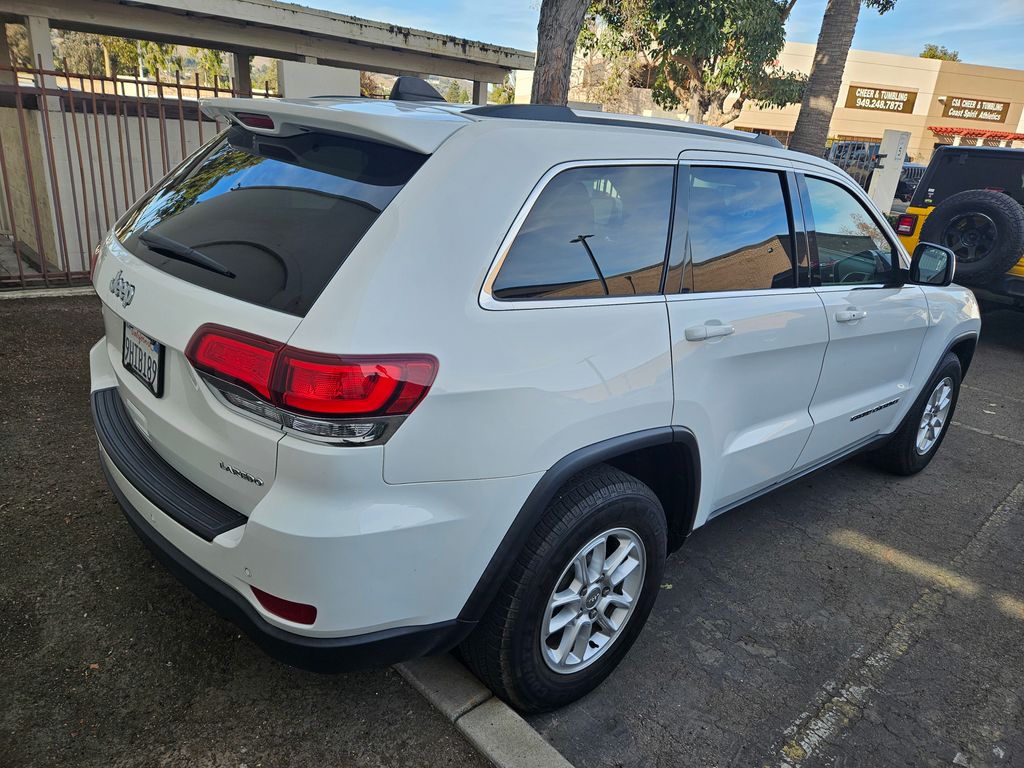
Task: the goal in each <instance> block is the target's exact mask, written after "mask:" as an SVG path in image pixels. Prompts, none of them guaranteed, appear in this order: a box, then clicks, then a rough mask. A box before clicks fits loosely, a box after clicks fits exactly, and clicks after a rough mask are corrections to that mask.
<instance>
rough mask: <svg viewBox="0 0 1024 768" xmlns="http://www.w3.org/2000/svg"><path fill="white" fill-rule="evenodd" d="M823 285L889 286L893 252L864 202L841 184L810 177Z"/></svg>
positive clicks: (810, 194)
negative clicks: (863, 284)
mask: <svg viewBox="0 0 1024 768" xmlns="http://www.w3.org/2000/svg"><path fill="white" fill-rule="evenodd" d="M806 182H807V194H808V197H809V199H810V205H811V214H812V218H813V220H814V230H815V240H816V241H817V244H818V266H819V272H820V276H821V284H822V285H845V284H856V283H886V282H889V281H890V280H891V279H892V271H893V269H892V264H893V248H892V244H891V243H890V242H889V240H888V239H887V238H886V236H885V234H884V233H883V232H882V230H881V228H880V227H879V226H878V224H877V223H876V222H875V220H874V218H872V216H871V214H870V213H869V212H868V210H867V208H865V207H864V206H863V205H862V204H861V202H860V200H858V199H857V198H856V197H854V196H853V195H852V194H851V193H850V192H849V191H847V190H846V189H843V187H841V186H839V185H838V184H834V183H832V182H831V181H825V180H824V179H816V178H814V177H811V176H808V177H807V179H806Z"/></svg>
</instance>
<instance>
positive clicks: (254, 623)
mask: <svg viewBox="0 0 1024 768" xmlns="http://www.w3.org/2000/svg"><path fill="white" fill-rule="evenodd" d="M92 408H93V419H94V421H95V424H96V433H97V437H98V438H99V442H100V447H101V452H100V455H101V464H102V466H103V471H104V474H105V475H106V477H107V482H108V483H109V485H110V488H111V490H112V491H113V492H114V496H115V497H116V498H117V500H118V503H119V504H120V505H121V509H122V510H123V511H124V514H125V517H127V518H128V522H129V523H130V524H131V526H132V528H134V529H135V532H136V533H137V534H138V536H139V538H140V539H142V541H143V543H145V545H146V546H147V547H148V548H149V549H150V550H151V551H152V552H153V554H154V555H155V556H156V558H157V559H158V560H159V561H160V562H161V563H163V564H164V566H165V567H166V568H167V570H169V571H170V572H171V573H172V574H174V576H176V577H177V578H178V580H179V581H181V582H182V583H183V584H185V586H187V587H188V588H189V589H190V590H191V591H192V592H193V593H194V594H195V595H196V596H197V597H199V598H200V599H201V600H203V601H204V602H206V603H207V604H208V605H210V606H211V607H212V608H213V609H214V610H216V611H217V613H219V614H220V615H221V616H223V617H224V618H226V619H228V620H229V621H232V622H233V623H235V624H236V625H237V626H238V627H239V628H240V629H242V630H243V631H244V632H245V633H246V634H247V635H249V637H251V638H252V639H253V640H254V641H255V642H256V643H257V645H259V646H260V647H261V648H262V649H263V650H264V651H265V652H266V653H268V654H269V655H270V656H272V657H273V658H275V659H277V660H279V661H282V662H284V663H286V664H290V665H292V666H295V667H299V668H301V669H308V670H312V671H317V672H339V671H344V670H349V669H358V668H362V667H369V666H380V665H387V664H393V663H395V662H398V661H403V660H405V659H411V658H416V657H419V656H424V655H428V654H432V653H440V652H443V651H446V650H449V649H451V648H452V647H454V646H455V645H456V644H458V643H459V642H460V641H461V640H462V639H463V638H464V637H465V636H466V635H467V634H468V633H469V632H470V630H471V629H472V628H473V626H474V623H473V622H465V621H459V620H457V619H452V620H450V621H443V622H438V623H434V624H426V625H422V626H413V627H395V628H390V629H384V630H379V631H376V632H370V633H367V634H356V635H350V636H346V637H314V636H307V635H300V634H296V633H294V632H289V631H288V630H286V629H282V628H281V627H277V626H274V625H273V624H271V623H269V622H268V621H267V620H266V619H264V618H263V617H262V616H261V615H260V614H259V612H258V611H257V609H256V608H255V607H254V606H253V604H252V603H251V602H250V601H249V600H247V599H246V598H245V597H244V596H243V595H242V593H241V592H239V590H238V589H236V588H234V587H233V586H231V585H230V584H228V583H227V582H225V581H224V580H222V579H220V578H218V577H217V576H216V575H214V574H213V573H210V572H209V571H208V570H206V569H205V568H203V567H202V566H201V565H199V564H198V563H197V562H196V561H195V560H193V559H192V558H190V557H188V556H187V555H185V554H184V553H183V552H182V551H181V550H180V549H178V548H177V547H176V546H174V544H172V543H171V542H169V541H168V540H167V539H166V538H165V537H164V536H162V535H161V534H160V533H159V532H158V531H157V530H156V528H155V527H154V525H152V524H151V523H150V522H149V521H148V520H147V515H146V514H143V513H142V512H141V511H140V510H139V509H137V508H136V504H134V503H133V502H132V500H131V499H129V497H128V494H127V493H126V491H125V490H122V487H121V486H122V484H123V483H124V482H128V483H129V484H130V487H131V489H133V490H134V491H135V492H137V493H138V494H139V495H140V496H141V497H143V498H144V499H145V500H146V501H148V502H151V503H152V504H153V505H154V506H156V507H158V508H159V509H160V511H161V512H162V513H163V514H164V515H166V516H167V517H168V518H170V519H171V520H173V521H174V522H175V523H176V524H178V525H180V526H182V527H183V528H185V529H187V530H188V531H189V532H190V533H191V534H193V535H195V536H198V537H199V538H200V539H203V540H204V541H205V542H212V540H213V539H214V538H216V536H217V535H219V534H220V533H225V532H228V531H231V530H233V529H235V528H239V527H242V526H244V524H245V520H246V518H245V517H244V516H243V515H239V514H238V513H237V512H233V511H232V510H230V509H227V508H226V507H224V505H223V504H221V503H220V502H218V501H217V500H216V499H213V498H212V497H209V496H207V495H206V494H203V493H202V491H199V489H197V488H196V487H195V486H193V485H191V484H190V483H189V482H188V481H187V480H186V479H185V478H183V477H182V476H181V475H179V474H178V473H176V472H175V471H174V470H173V469H172V468H171V467H170V466H169V465H168V464H167V463H166V462H164V461H163V460H162V459H161V458H160V457H159V456H158V455H157V454H156V452H155V451H153V450H152V448H150V447H149V445H148V444H146V443H145V441H144V440H143V439H142V438H141V436H140V435H139V434H138V432H137V431H136V430H135V428H134V426H133V425H132V423H131V420H130V418H129V416H128V415H127V413H126V412H125V410H124V406H123V405H122V404H121V402H120V398H119V396H118V394H117V390H116V389H103V390H98V391H96V392H93V394H92Z"/></svg>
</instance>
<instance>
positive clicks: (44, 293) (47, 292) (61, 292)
mask: <svg viewBox="0 0 1024 768" xmlns="http://www.w3.org/2000/svg"><path fill="white" fill-rule="evenodd" d="M95 293H96V291H95V289H94V288H93V287H92V286H91V285H82V286H76V287H71V288H29V289H26V290H13V291H0V301H6V300H8V299H52V298H55V297H62V296H89V295H93V294H95Z"/></svg>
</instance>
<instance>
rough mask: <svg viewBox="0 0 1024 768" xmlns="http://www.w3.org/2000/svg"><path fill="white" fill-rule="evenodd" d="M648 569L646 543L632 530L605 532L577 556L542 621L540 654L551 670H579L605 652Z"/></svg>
mask: <svg viewBox="0 0 1024 768" xmlns="http://www.w3.org/2000/svg"><path fill="white" fill-rule="evenodd" d="M646 570H647V555H646V552H645V550H644V544H643V541H642V540H641V539H640V536H639V535H637V534H636V533H635V532H634V531H631V530H629V529H628V528H614V529H612V530H608V531H605V532H604V533H602V534H600V535H599V536H596V537H594V538H593V539H591V540H590V541H589V542H588V543H587V544H586V545H584V546H583V547H582V548H581V549H580V550H579V551H578V552H577V553H576V554H575V555H573V557H572V559H571V560H570V561H569V562H568V564H567V565H566V566H565V568H564V569H563V570H562V574H561V575H560V576H559V577H558V581H557V582H556V583H555V588H554V589H553V590H552V591H551V595H550V597H549V598H548V602H547V608H546V610H545V613H544V620H543V622H542V624H541V631H540V649H541V654H542V656H543V657H544V661H545V663H546V664H547V665H548V667H549V668H550V669H551V670H553V671H554V672H557V673H559V674H572V673H574V672H579V671H580V670H582V669H585V668H586V667H588V666H590V665H591V664H593V663H594V662H595V661H597V660H598V659H599V658H600V657H601V656H603V655H604V654H605V652H606V651H607V650H608V649H609V648H610V647H611V646H612V645H613V644H614V643H615V641H616V640H617V639H618V638H619V637H621V636H622V631H623V628H624V627H625V626H626V622H627V621H629V618H630V616H632V615H633V610H634V609H635V608H636V604H637V599H638V598H639V596H640V590H641V589H642V588H643V583H644V575H645V573H646Z"/></svg>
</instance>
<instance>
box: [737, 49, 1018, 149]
mask: <svg viewBox="0 0 1024 768" xmlns="http://www.w3.org/2000/svg"><path fill="white" fill-rule="evenodd" d="M813 57H814V46H813V45H810V44H808V43H787V44H786V47H785V49H784V50H783V52H782V55H781V56H780V57H779V63H780V64H781V66H782V67H784V68H785V69H787V70H797V71H800V72H804V73H809V72H810V71H811V61H812V59H813ZM1022 111H1024V71H1022V70H1018V69H1003V68H1001V67H983V66H979V65H977V64H964V63H960V62H954V61H940V60H937V59H922V58H919V57H917V56H899V55H896V54H892V53H877V52H875V51H856V50H853V51H850V56H849V58H848V59H847V61H846V71H845V72H844V74H843V85H842V88H841V89H840V91H839V99H838V101H837V102H836V111H835V113H834V114H833V116H832V126H831V128H830V130H829V135H830V137H832V138H835V139H840V140H846V139H861V140H870V141H879V140H880V139H881V138H882V132H883V131H885V130H886V129H887V128H892V129H895V130H900V131H910V145H909V148H908V153H909V154H910V156H911V157H913V158H914V160H916V161H918V162H927V161H928V158H929V157H931V153H932V150H933V149H935V147H937V146H938V145H940V144H972V145H974V144H983V145H985V146H1009V145H1011V143H1012V142H1016V146H1024V114H1022ZM799 113H800V107H799V105H796V104H794V105H791V106H788V107H785V108H783V109H771V108H769V109H758V108H756V107H753V108H752V107H750V106H745V107H744V109H743V111H742V113H741V114H740V117H739V119H738V120H737V121H736V123H735V124H734V126H733V127H735V128H743V129H747V130H756V131H760V132H771V133H772V134H773V135H775V136H776V137H777V138H779V139H780V140H782V141H783V142H785V141H786V139H787V138H788V135H789V133H790V132H791V131H792V130H793V127H794V126H795V125H796V119H797V115H798V114H799Z"/></svg>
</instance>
